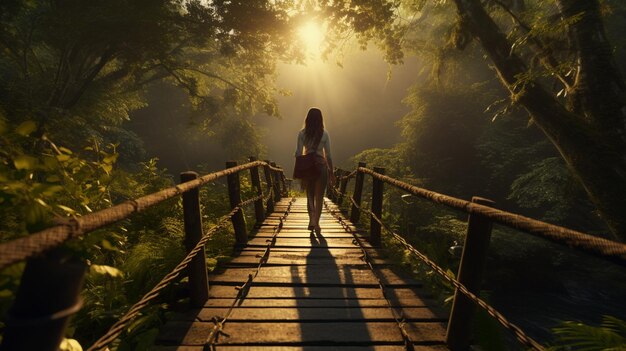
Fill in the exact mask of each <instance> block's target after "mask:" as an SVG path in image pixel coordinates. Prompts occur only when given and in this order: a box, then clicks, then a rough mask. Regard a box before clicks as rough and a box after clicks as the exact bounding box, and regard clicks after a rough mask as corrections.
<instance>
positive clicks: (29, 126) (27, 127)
mask: <svg viewBox="0 0 626 351" xmlns="http://www.w3.org/2000/svg"><path fill="white" fill-rule="evenodd" d="M35 130H37V124H35V122H33V121H25V122H22V124H20V125H19V126H17V128H15V132H16V133H17V134H19V135H22V136H28V135H30V134H31V133H32V132H34V131H35Z"/></svg>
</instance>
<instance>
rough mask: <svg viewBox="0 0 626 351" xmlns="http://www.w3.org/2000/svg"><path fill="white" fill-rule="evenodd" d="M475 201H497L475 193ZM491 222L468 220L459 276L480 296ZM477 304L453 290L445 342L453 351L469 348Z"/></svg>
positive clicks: (475, 217) (474, 217)
mask: <svg viewBox="0 0 626 351" xmlns="http://www.w3.org/2000/svg"><path fill="white" fill-rule="evenodd" d="M472 202H473V203H477V204H480V205H485V206H493V205H494V202H493V201H491V200H488V199H484V198H481V197H477V196H474V197H473V198H472ZM491 227H492V223H491V221H490V220H489V219H487V218H485V217H483V216H481V215H479V214H470V215H469V218H468V220H467V235H466V236H465V245H464V246H463V254H462V255H461V264H460V265H459V272H458V274H457V279H458V280H459V282H460V283H461V284H463V285H464V286H465V287H466V288H467V289H468V290H469V291H470V292H472V293H473V294H475V295H478V293H479V291H480V285H481V282H482V276H483V269H484V266H485V260H486V259H487V250H488V248H489V240H490V238H491ZM475 309H476V306H475V305H474V302H472V300H470V299H469V298H468V297H467V296H465V295H464V294H463V293H461V292H459V291H458V289H457V290H456V291H455V292H454V301H453V303H452V310H451V312H450V319H449V321H448V330H447V333H446V344H447V345H448V348H450V350H452V351H465V350H468V349H469V347H470V342H471V340H470V336H471V323H472V319H473V318H472V317H473V315H474V310H475Z"/></svg>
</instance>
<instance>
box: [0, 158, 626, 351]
mask: <svg viewBox="0 0 626 351" xmlns="http://www.w3.org/2000/svg"><path fill="white" fill-rule="evenodd" d="M261 169H262V170H263V175H264V182H262V181H261V176H260V170H261ZM243 171H249V172H250V180H251V183H252V187H253V190H254V191H255V193H256V194H257V195H256V196H254V197H253V198H250V199H247V200H244V201H242V200H241V191H240V187H241V185H240V181H239V173H240V172H243ZM384 173H385V170H384V169H383V168H374V169H373V170H372V169H369V168H366V165H365V164H364V163H360V164H359V167H357V169H356V170H354V171H353V172H350V173H347V172H345V173H343V172H341V171H339V172H338V175H339V179H340V182H339V184H338V189H335V188H331V189H329V190H330V191H329V192H328V196H329V198H328V199H326V200H325V210H324V214H323V216H322V220H321V232H310V231H308V230H307V229H306V225H307V223H308V221H307V214H306V200H305V199H303V198H289V197H288V189H287V185H286V178H285V175H284V172H283V170H282V169H281V168H279V167H277V166H276V165H275V164H273V163H270V162H268V161H257V160H256V159H254V158H251V160H250V162H249V163H246V164H243V165H237V164H236V163H235V162H228V163H227V169H225V170H223V171H220V172H215V173H211V174H207V175H204V176H201V177H199V176H198V175H197V174H196V173H193V172H186V173H183V174H181V183H180V184H179V185H178V186H176V187H172V188H167V189H163V190H161V191H159V192H157V193H153V194H149V195H146V196H144V197H141V198H138V199H134V200H131V201H127V202H124V203H122V204H119V205H116V206H113V207H111V208H108V209H105V210H102V211H98V212H95V213H90V214H87V215H85V216H82V217H77V218H73V219H71V220H68V221H67V222H66V223H63V224H60V225H57V226H55V227H52V228H49V229H46V230H44V231H41V232H38V233H34V234H31V235H29V236H27V237H23V238H19V239H16V240H13V241H10V242H7V243H2V244H0V253H1V255H0V269H2V268H4V267H7V266H9V265H11V264H14V263H17V262H20V261H24V260H26V261H27V265H26V268H25V270H24V273H23V275H22V281H21V284H20V287H19V290H18V292H17V296H16V299H15V302H14V305H13V307H12V309H11V311H10V313H9V315H8V316H7V318H6V325H7V326H6V328H5V330H4V335H3V339H2V344H1V345H0V350H1V351H8V350H42V351H46V350H50V351H56V350H57V349H58V347H59V344H60V342H61V340H62V338H63V336H64V332H65V328H66V326H67V321H68V318H70V317H71V315H72V314H74V313H75V312H77V311H78V310H79V309H80V307H81V299H80V291H81V286H82V280H83V276H84V273H85V267H84V264H82V265H81V264H77V263H76V262H69V261H68V260H66V259H64V258H62V257H61V256H60V255H58V251H57V248H58V247H59V246H60V245H62V244H63V243H65V242H66V241H68V240H72V239H75V238H77V237H81V236H84V235H89V233H90V232H92V231H94V230H96V229H99V228H102V227H105V226H107V225H109V224H112V223H115V222H117V221H120V220H123V219H126V218H128V217H129V216H130V215H132V214H134V213H138V212H142V211H145V210H146V209H147V208H149V207H151V206H153V205H156V204H159V203H161V202H163V201H165V200H167V199H170V198H175V197H178V196H181V197H182V201H183V212H184V221H185V234H186V238H185V247H186V248H187V252H188V254H187V256H186V257H185V258H184V259H183V260H182V261H181V262H180V263H179V264H178V265H177V266H176V267H175V268H174V269H173V270H172V271H171V272H170V273H168V274H167V275H166V276H165V277H163V279H162V280H161V281H160V282H159V283H158V284H157V285H156V286H155V287H153V288H152V289H151V290H150V291H149V292H147V293H146V294H145V295H144V296H143V298H142V299H141V300H140V301H138V302H137V303H136V304H135V305H133V306H132V307H131V308H130V309H129V310H128V311H127V313H126V314H125V315H124V316H123V317H121V318H120V320H118V321H117V322H116V323H115V324H113V325H112V326H111V328H110V329H109V331H108V332H107V333H106V334H105V335H103V336H102V337H101V338H99V339H98V340H97V341H96V342H95V343H94V344H93V345H91V347H90V348H89V350H107V349H108V347H109V345H111V343H113V342H114V341H115V340H116V339H118V338H120V337H122V338H123V337H124V331H125V330H126V328H127V327H128V325H129V324H130V323H132V321H133V320H134V319H135V318H137V317H138V316H139V315H140V313H141V311H142V309H144V308H145V307H146V306H149V305H150V304H151V303H152V302H154V300H155V299H156V298H157V297H158V296H159V293H160V292H161V291H162V290H163V289H164V288H165V287H167V286H168V285H169V284H171V283H172V282H174V281H180V279H181V277H183V276H187V277H188V286H189V294H190V295H189V302H190V308H189V310H187V311H185V312H181V313H178V314H177V315H176V316H174V317H173V318H172V319H171V320H170V321H169V322H168V323H166V324H165V326H164V327H163V328H162V330H161V332H160V334H159V336H158V338H157V344H156V345H155V346H154V347H153V348H154V349H155V350H157V351H170V350H180V351H196V350H198V351H199V350H215V349H217V350H250V351H252V350H279V351H296V350H384V351H391V350H441V349H450V350H467V349H468V348H469V347H470V345H471V337H470V326H471V322H472V315H473V311H474V309H475V308H476V307H479V308H482V309H484V310H486V312H488V313H489V314H490V315H491V316H493V317H494V318H495V319H496V321H498V322H499V323H500V324H501V325H503V326H504V327H505V328H507V329H509V330H510V331H511V332H512V334H513V335H514V336H515V337H516V338H517V339H518V341H519V342H520V343H521V344H523V345H524V346H526V347H529V348H533V349H536V350H543V349H544V347H543V346H542V345H541V344H539V343H537V342H536V341H535V340H533V339H532V338H530V337H529V336H527V335H526V334H525V333H524V332H523V331H522V330H521V329H520V328H519V327H517V326H516V325H515V324H513V323H511V322H509V321H508V320H507V319H506V317H505V316H503V315H502V314H500V313H499V312H498V311H496V310H495V309H494V308H493V307H491V306H490V305H489V304H487V303H486V302H485V301H483V300H481V299H480V298H479V297H478V296H477V294H478V292H479V291H480V281H481V275H482V269H483V266H484V260H485V257H486V250H487V247H488V244H489V238H490V233H491V226H492V223H498V224H501V225H505V226H508V227H512V228H515V229H518V230H521V231H523V232H526V233H528V234H530V235H535V236H539V237H542V238H545V239H547V240H550V241H553V242H556V243H559V244H563V245H567V246H569V247H571V248H574V249H578V250H580V251H583V252H586V253H588V254H591V255H595V256H598V257H601V258H603V259H606V260H608V261H611V262H613V263H616V264H619V265H622V266H626V245H624V244H622V243H617V242H613V241H610V240H606V239H602V238H598V237H594V236H591V235H588V234H585V233H581V232H577V231H574V230H571V229H568V228H564V227H559V226H555V225H551V224H548V223H545V222H541V221H537V220H534V219H531V218H527V217H523V216H520V215H517V214H514V213H510V212H506V211H501V210H498V209H495V208H493V203H492V202H491V201H489V200H486V199H481V198H474V199H472V201H466V200H462V199H457V198H453V197H450V196H447V195H443V194H439V193H435V192H432V191H429V190H427V189H423V188H419V187H416V186H413V185H410V184H407V183H404V182H402V181H399V180H397V179H394V178H391V177H388V176H385V174H384ZM365 175H369V176H371V177H372V191H371V193H372V198H371V200H370V201H369V202H370V204H371V206H370V208H369V209H366V208H364V206H361V197H362V192H363V191H362V190H363V182H364V177H365ZM222 177H226V178H227V183H228V189H229V200H230V207H231V209H232V210H231V212H230V213H228V214H225V215H224V216H223V217H221V218H220V219H219V220H218V221H217V223H216V225H215V226H214V227H213V228H211V229H209V230H208V231H205V232H203V231H202V229H201V228H202V219H201V216H200V203H199V196H198V193H199V190H198V189H199V187H201V186H202V185H204V184H206V183H208V182H212V181H215V180H217V179H219V178H222ZM351 179H355V182H354V191H353V193H352V196H350V207H351V209H350V211H349V213H348V211H344V213H342V212H341V211H340V208H339V207H338V206H337V204H339V205H341V204H342V203H343V201H344V197H345V194H346V188H347V185H348V182H349V181H350V180H351ZM384 184H388V185H389V186H393V187H396V188H398V189H401V190H403V191H405V192H407V193H409V194H412V195H415V196H419V197H422V198H424V199H427V200H429V201H432V202H434V203H439V204H441V205H443V206H448V207H450V208H454V209H457V210H460V211H463V212H466V213H468V214H469V218H468V225H467V235H466V238H465V243H464V247H463V254H462V258H461V264H460V269H459V273H458V275H457V277H456V278H452V277H450V276H449V275H448V274H446V272H445V271H444V270H443V269H442V268H441V267H439V266H437V264H436V263H435V262H433V261H432V260H430V259H429V258H428V257H427V256H425V255H424V254H423V253H422V252H420V251H419V248H415V247H413V246H412V245H411V244H410V243H409V242H407V241H406V239H404V238H402V237H401V236H400V235H398V234H397V233H395V232H393V230H392V229H390V228H388V227H387V226H386V225H385V223H384V222H383V221H382V220H381V218H382V210H383V206H382V205H383V202H382V200H383V190H384ZM248 205H250V206H252V205H253V206H254V213H255V219H256V228H257V230H256V232H255V233H251V234H252V235H248V233H247V232H246V225H245V221H244V216H243V211H244V208H245V207H246V206H248ZM348 214H349V219H348V218H347V217H348ZM364 215H367V217H369V220H370V225H369V228H370V229H369V231H367V232H364V231H363V230H360V229H359V226H357V224H358V222H359V221H360V220H361V217H365V216H364ZM230 223H232V226H233V228H234V232H235V239H236V242H237V247H238V250H237V251H236V252H237V254H236V257H235V258H234V259H233V260H232V261H231V262H230V263H229V264H228V265H227V266H225V267H222V268H221V269H220V270H219V271H217V272H214V273H212V274H211V275H208V274H207V269H206V267H207V266H206V261H205V255H204V245H205V244H206V242H207V241H208V239H209V238H210V237H211V236H212V234H213V233H215V232H216V231H217V230H218V229H220V228H223V227H224V226H226V225H230ZM383 233H385V235H386V237H387V238H388V240H392V241H394V242H396V243H397V244H398V245H400V246H402V247H403V248H404V249H405V250H406V251H407V252H410V253H411V254H412V255H413V256H415V257H416V258H417V259H419V260H420V261H421V262H422V263H423V264H424V265H425V266H427V267H429V269H431V270H432V271H433V272H435V273H437V274H439V275H440V276H441V279H444V280H446V281H448V282H449V283H451V284H452V285H453V286H454V287H455V288H456V294H455V297H454V301H453V306H452V309H451V312H450V314H449V315H448V314H446V313H444V312H443V311H442V310H441V309H440V308H439V306H436V304H435V303H434V302H433V300H432V299H430V298H429V293H428V292H427V291H425V290H424V288H423V286H422V284H420V282H419V281H416V280H415V279H414V278H413V277H411V275H410V274H406V273H404V272H403V271H401V270H400V269H398V267H395V266H393V265H391V264H390V263H389V262H387V261H386V260H384V259H383V258H382V255H381V254H380V251H379V247H380V246H381V242H382V240H381V238H382V234H383ZM249 237H251V239H249ZM42 291H45V292H46V293H45V294H42V293H41V292H42ZM33 335H36V336H37V337H32V336H33Z"/></svg>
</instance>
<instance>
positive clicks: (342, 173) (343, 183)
mask: <svg viewBox="0 0 626 351" xmlns="http://www.w3.org/2000/svg"><path fill="white" fill-rule="evenodd" d="M347 174H349V172H348V171H340V172H339V176H340V177H343V176H345V175H347ZM347 185H348V178H343V179H341V181H340V182H339V198H338V199H337V206H339V207H341V204H342V203H343V197H344V195H345V194H346V186H347Z"/></svg>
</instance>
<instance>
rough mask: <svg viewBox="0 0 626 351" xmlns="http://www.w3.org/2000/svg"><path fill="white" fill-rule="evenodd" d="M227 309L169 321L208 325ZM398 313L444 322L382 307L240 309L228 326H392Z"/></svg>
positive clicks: (423, 311)
mask: <svg viewBox="0 0 626 351" xmlns="http://www.w3.org/2000/svg"><path fill="white" fill-rule="evenodd" d="M228 310H229V307H205V308H202V309H199V310H192V311H188V312H185V313H178V314H176V315H175V316H173V317H172V318H171V320H178V321H190V322H193V321H199V322H210V321H211V320H212V319H213V317H215V316H219V317H224V316H226V313H228ZM393 313H397V316H400V313H401V314H402V315H403V316H404V318H405V320H407V321H430V322H433V321H445V320H446V315H445V314H443V313H439V314H437V313H435V312H433V311H432V310H431V309H429V308H426V307H411V308H396V309H394V312H392V310H391V309H390V308H389V307H388V306H387V305H386V304H385V305H382V306H378V307H363V306H359V305H356V306H352V307H348V306H336V307H310V306H309V307H304V306H297V307H280V308H277V307H242V306H238V307H236V308H235V309H233V310H232V312H231V314H230V317H229V318H228V320H229V321H231V322H238V321H239V322H246V321H247V322H251V321H265V322H267V321H318V322H321V321H326V322H329V323H330V322H334V321H337V322H340V321H341V322H345V321H370V322H371V321H378V322H393V321H394V320H395V319H394V314H393Z"/></svg>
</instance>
